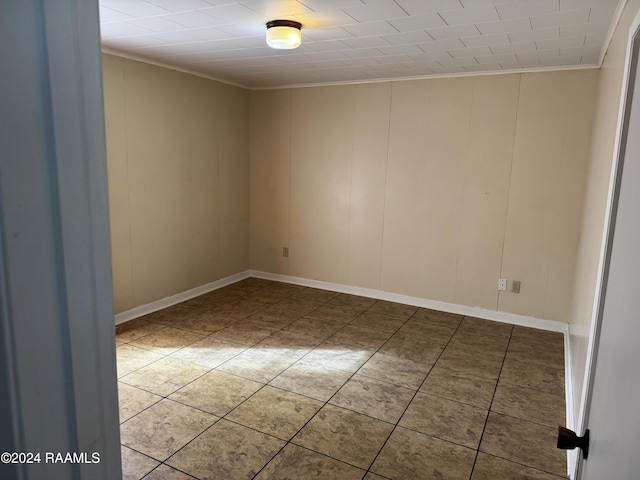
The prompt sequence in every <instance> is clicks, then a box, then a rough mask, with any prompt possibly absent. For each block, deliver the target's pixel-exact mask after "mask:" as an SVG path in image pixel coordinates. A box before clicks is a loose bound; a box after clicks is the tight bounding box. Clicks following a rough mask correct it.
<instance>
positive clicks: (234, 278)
mask: <svg viewBox="0 0 640 480" xmlns="http://www.w3.org/2000/svg"><path fill="white" fill-rule="evenodd" d="M250 276H251V275H250V271H249V270H245V271H244V272H240V273H236V274H234V275H230V276H228V277H225V278H221V279H220V280H216V281H215V282H211V283H207V284H206V285H201V286H199V287H196V288H192V289H191V290H187V291H186V292H181V293H177V294H175V295H171V296H170V297H165V298H161V299H160V300H156V301H155V302H151V303H147V304H146V305H140V306H138V307H135V308H132V309H131V310H126V311H124V312H121V313H118V314H116V316H115V324H116V325H120V324H121V323H124V322H128V321H129V320H133V319H134V318H138V317H141V316H143V315H147V314H149V313H153V312H156V311H158V310H162V309H163V308H167V307H170V306H172V305H175V304H177V303H181V302H184V301H186V300H189V299H190V298H194V297H197V296H199V295H202V294H204V293H208V292H211V291H213V290H217V289H218V288H222V287H226V286H227V285H230V284H232V283H235V282H239V281H240V280H244V279H245V278H248V277H250Z"/></svg>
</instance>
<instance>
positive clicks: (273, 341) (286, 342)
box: [253, 330, 322, 358]
mask: <svg viewBox="0 0 640 480" xmlns="http://www.w3.org/2000/svg"><path fill="white" fill-rule="evenodd" d="M321 342H322V340H318V339H317V338H313V337H310V336H309V335H305V334H303V333H298V332H292V331H289V330H280V331H279V332H276V333H274V334H273V335H271V336H270V337H267V338H265V339H264V340H262V341H261V342H259V343H257V344H256V345H254V347H253V348H260V349H263V350H266V351H269V352H277V353H282V354H286V355H293V356H295V357H298V358H301V357H304V356H305V355H306V354H307V353H309V352H310V351H311V350H312V349H313V348H314V347H315V346H317V345H318V344H320V343H321Z"/></svg>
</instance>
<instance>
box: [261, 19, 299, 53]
mask: <svg viewBox="0 0 640 480" xmlns="http://www.w3.org/2000/svg"><path fill="white" fill-rule="evenodd" d="M301 26H302V25H300V23H298V22H294V21H293V20H273V21H272V22H269V23H267V45H269V46H270V47H271V48H277V49H281V50H288V49H291V48H298V47H299V46H300V43H302V34H301V32H300V27H301Z"/></svg>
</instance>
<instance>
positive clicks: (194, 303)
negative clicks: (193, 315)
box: [179, 292, 226, 312]
mask: <svg viewBox="0 0 640 480" xmlns="http://www.w3.org/2000/svg"><path fill="white" fill-rule="evenodd" d="M223 303H226V300H223V299H221V298H220V297H216V296H215V295H213V294H212V292H209V293H205V294H203V295H199V296H197V297H194V298H190V299H189V300H187V301H185V302H182V303H180V304H179V305H180V306H181V307H187V308H191V309H192V310H196V311H198V312H206V311H208V310H211V309H212V308H213V307H217V306H218V305H221V304H223Z"/></svg>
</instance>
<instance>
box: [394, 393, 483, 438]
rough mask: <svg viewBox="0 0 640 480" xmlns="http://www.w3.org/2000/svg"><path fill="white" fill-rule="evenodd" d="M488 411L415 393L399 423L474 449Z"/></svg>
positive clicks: (480, 435)
mask: <svg viewBox="0 0 640 480" xmlns="http://www.w3.org/2000/svg"><path fill="white" fill-rule="evenodd" d="M488 413H489V412H488V411H487V410H485V409H482V408H478V407H472V406H470V405H464V404H462V403H458V402H454V401H453V400H447V399H446V398H441V397H434V396H433V395H426V394H424V393H418V394H417V395H416V397H415V398H414V399H413V401H412V402H411V404H410V405H409V408H407V411H406V412H405V414H404V415H403V416H402V420H400V423H399V425H401V426H403V427H405V428H408V429H411V430H416V431H418V432H420V433H425V434H427V435H431V436H433V437H437V438H441V439H442V440H447V441H449V442H453V443H457V444H458V445H462V446H465V447H469V448H473V449H477V448H478V445H479V444H480V438H481V437H482V431H483V429H484V424H485V421H486V419H487V414H488Z"/></svg>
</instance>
